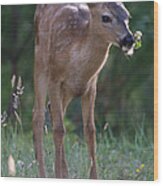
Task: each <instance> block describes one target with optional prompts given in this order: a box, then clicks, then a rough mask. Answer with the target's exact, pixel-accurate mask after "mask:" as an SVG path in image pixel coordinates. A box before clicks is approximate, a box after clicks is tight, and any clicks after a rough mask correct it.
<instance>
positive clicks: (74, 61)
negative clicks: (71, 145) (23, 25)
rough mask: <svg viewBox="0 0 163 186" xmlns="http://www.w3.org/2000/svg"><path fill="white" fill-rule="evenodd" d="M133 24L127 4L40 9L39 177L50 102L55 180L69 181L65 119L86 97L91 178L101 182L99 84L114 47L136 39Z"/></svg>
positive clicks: (37, 39)
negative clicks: (96, 120) (98, 164)
mask: <svg viewBox="0 0 163 186" xmlns="http://www.w3.org/2000/svg"><path fill="white" fill-rule="evenodd" d="M103 14H106V15H108V16H110V17H111V22H110V23H108V24H107V23H106V24H105V23H103V22H102V18H101V16H102V15H103ZM103 19H105V17H104V18H103ZM128 19H129V12H128V11H127V10H126V8H125V7H124V6H123V4H122V3H98V4H94V3H93V4H90V3H89V4H56V5H37V8H36V13H35V66H34V89H35V103H34V110H33V132H34V147H35V152H36V159H37V161H38V164H39V176H40V177H45V176H46V174H45V173H46V170H45V163H44V153H43V127H44V119H45V118H44V112H45V103H46V99H47V97H48V98H49V100H50V103H51V115H52V123H53V138H54V144H55V154H56V155H55V157H56V160H55V176H56V177H57V178H67V177H68V169H67V163H66V158H65V153H64V135H65V133H66V129H65V127H64V124H63V118H64V115H65V113H66V108H67V106H68V104H69V103H70V102H71V100H72V99H73V98H74V97H78V96H81V100H82V116H83V128H84V135H85V139H86V142H87V145H88V152H89V158H90V178H94V179H95V178H97V169H96V155H95V154H96V153H95V151H96V128H95V123H94V107H95V98H96V84H97V80H98V76H99V73H100V71H101V69H102V68H103V67H104V65H105V63H106V61H107V59H108V55H109V50H110V47H111V45H112V44H115V45H117V46H122V44H123V43H122V42H121V41H122V40H123V38H124V37H125V36H126V35H128V34H129V35H132V33H131V32H130V30H129V28H128ZM128 49H129V47H128Z"/></svg>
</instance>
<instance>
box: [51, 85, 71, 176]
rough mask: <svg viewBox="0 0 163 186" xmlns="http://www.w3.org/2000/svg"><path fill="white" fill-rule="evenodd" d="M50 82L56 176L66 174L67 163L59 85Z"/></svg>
mask: <svg viewBox="0 0 163 186" xmlns="http://www.w3.org/2000/svg"><path fill="white" fill-rule="evenodd" d="M52 83H53V85H52V84H51V86H50V88H49V98H50V103H51V115H52V122H53V139H54V144H55V173H56V177H57V178H65V177H67V176H68V171H67V165H66V160H65V154H64V135H65V128H64V125H63V106H62V97H61V91H60V86H59V85H56V84H54V82H52Z"/></svg>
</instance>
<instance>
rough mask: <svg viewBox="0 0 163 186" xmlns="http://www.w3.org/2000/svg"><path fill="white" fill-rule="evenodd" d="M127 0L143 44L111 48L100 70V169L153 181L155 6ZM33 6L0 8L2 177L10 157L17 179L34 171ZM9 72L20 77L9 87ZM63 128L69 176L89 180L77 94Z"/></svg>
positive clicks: (109, 175)
mask: <svg viewBox="0 0 163 186" xmlns="http://www.w3.org/2000/svg"><path fill="white" fill-rule="evenodd" d="M125 5H126V7H127V8H128V9H129V11H130V13H131V15H132V19H131V21H130V27H131V30H132V31H133V32H135V31H136V30H140V31H141V32H142V33H143V37H142V47H141V49H140V50H138V51H136V53H135V54H134V55H133V56H132V57H130V58H126V56H124V54H123V53H122V52H121V50H120V49H118V48H116V47H112V49H111V52H110V57H109V60H108V62H107V64H106V65H105V68H104V69H103V70H102V72H101V74H100V77H99V81H98V94H97V100H96V108H95V120H96V127H97V163H98V172H99V178H100V179H134V180H135V179H136V180H153V172H154V170H153V124H154V115H153V112H154V110H153V109H154V105H153V104H154V101H153V99H154V96H153V94H154V87H153V86H154V84H153V83H154V81H153V74H154V72H153V65H154V63H153V58H154V54H153V51H154V46H153V42H154V35H153V33H154V32H153V25H154V20H153V6H154V4H153V2H135V3H134V2H132V3H125ZM34 11H35V5H14V6H11V5H9V6H2V11H1V16H2V26H1V27H2V37H1V40H2V41H1V42H2V65H1V67H2V72H1V76H2V82H1V86H2V88H1V91H2V93H1V94H2V99H1V108H2V116H3V117H2V119H3V120H4V122H2V123H3V124H2V127H1V131H2V136H1V141H2V145H1V146H2V148H1V149H2V150H1V153H2V155H1V158H2V163H1V165H2V166H1V167H2V168H1V169H2V170H1V172H2V176H9V173H8V167H7V166H8V165H7V162H8V157H9V155H12V156H13V158H14V160H15V164H16V175H15V176H19V177H37V175H38V174H37V163H36V162H35V158H34V150H33V143H32V125H31V120H32V107H33V99H34V94H33V92H34V91H33V63H34V55H33V53H34V52H33V51H34V26H33V16H34ZM139 44H140V43H139ZM14 74H15V75H16V76H15V77H17V78H16V79H15V84H14V86H11V79H12V77H13V75H14ZM19 76H20V77H22V81H23V82H21V85H20V89H21V90H22V92H21V94H20V95H19V91H18V92H17V87H18V81H19V80H20V78H18V77H19ZM23 87H24V88H23ZM13 93H15V95H17V93H18V95H19V96H18V98H19V99H18V100H19V101H18V102H17V108H16V109H15V108H13V107H12V106H13V102H14V100H15V98H14V99H13ZM15 110H16V114H15ZM3 111H6V112H4V113H3ZM6 118H7V119H6ZM50 123H51V122H50V120H49V115H48V112H46V123H45V124H46V127H45V128H46V130H45V133H46V134H45V144H46V145H45V153H46V156H45V158H46V165H47V174H48V177H53V175H54V170H53V160H54V153H53V141H52V137H51V136H52V134H51V124H50ZM65 125H66V129H67V136H66V138H65V148H66V154H67V160H68V165H69V172H70V173H69V174H70V178H88V170H89V166H88V165H89V163H88V162H89V160H88V159H87V157H88V156H87V149H86V145H85V143H84V139H83V133H82V118H81V108H80V99H79V98H77V99H75V100H74V101H73V102H72V103H71V105H70V107H69V108H68V113H67V115H66V118H65ZM47 131H48V133H47Z"/></svg>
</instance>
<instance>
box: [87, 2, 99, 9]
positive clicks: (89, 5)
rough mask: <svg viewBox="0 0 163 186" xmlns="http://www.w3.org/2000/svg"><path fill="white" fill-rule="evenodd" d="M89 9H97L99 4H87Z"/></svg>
mask: <svg viewBox="0 0 163 186" xmlns="http://www.w3.org/2000/svg"><path fill="white" fill-rule="evenodd" d="M87 5H88V7H89V8H90V9H92V8H95V7H96V6H97V3H87Z"/></svg>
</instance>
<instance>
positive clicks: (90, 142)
mask: <svg viewBox="0 0 163 186" xmlns="http://www.w3.org/2000/svg"><path fill="white" fill-rule="evenodd" d="M95 97H96V84H95V83H94V84H93V85H92V87H91V88H90V89H89V91H88V92H87V93H86V94H85V95H84V96H83V97H82V115H83V125H84V135H85V138H86V142H87V146H88V151H89V156H90V161H91V164H90V178H91V179H97V171H96V157H95V152H96V128H95V123H94V104H95Z"/></svg>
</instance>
